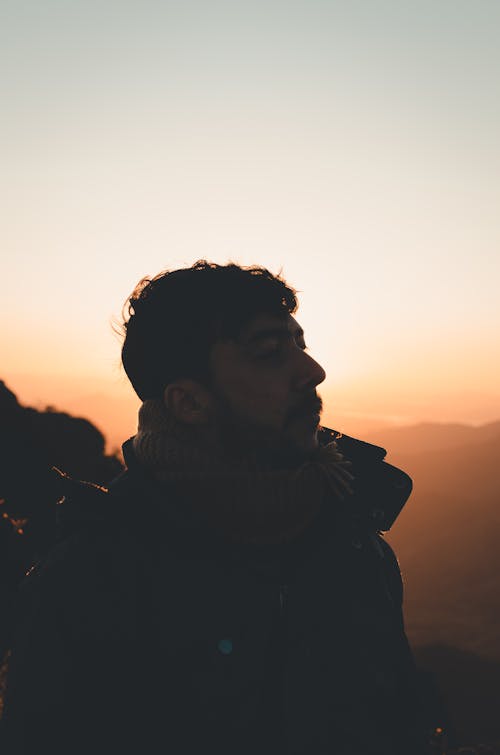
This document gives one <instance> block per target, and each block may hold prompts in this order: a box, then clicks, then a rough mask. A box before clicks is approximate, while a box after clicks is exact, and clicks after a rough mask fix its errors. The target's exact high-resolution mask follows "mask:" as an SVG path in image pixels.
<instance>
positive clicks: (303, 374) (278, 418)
mask: <svg viewBox="0 0 500 755" xmlns="http://www.w3.org/2000/svg"><path fill="white" fill-rule="evenodd" d="M305 349H306V344H305V341H304V333H303V331H302V328H301V327H300V325H299V324H298V323H297V321H296V320H295V319H294V318H293V317H292V316H291V315H287V316H286V317H283V318H280V317H275V316H271V315H259V316H258V317H256V318H255V319H253V320H252V321H251V322H250V323H249V325H248V326H247V327H245V328H244V330H243V331H242V333H241V334H240V336H239V337H238V339H237V340H226V341H218V342H217V343H216V344H215V346H214V347H213V349H212V353H211V374H212V389H213V393H214V397H215V408H216V412H215V423H216V425H217V430H218V432H219V438H220V440H221V441H222V443H223V445H224V447H225V448H226V450H228V451H229V452H231V451H233V452H237V453H239V452H241V453H243V454H244V453H245V452H246V451H249V452H257V454H261V455H262V456H263V457H265V458H271V459H275V460H276V461H279V462H285V463H292V464H293V463H296V462H299V463H300V462H301V461H303V460H304V459H306V458H307V457H308V456H310V454H311V453H312V452H313V451H314V449H315V448H316V447H317V445H318V439H317V432H318V425H319V419H320V412H321V406H322V405H321V399H320V398H319V396H318V395H317V393H316V386H317V385H318V384H319V383H321V382H322V381H323V380H324V379H325V371H324V370H323V368H322V367H321V366H320V365H319V364H318V363H317V362H315V361H314V359H312V357H310V356H309V354H308V353H307V352H306V350H305Z"/></svg>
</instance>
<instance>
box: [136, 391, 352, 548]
mask: <svg viewBox="0 0 500 755" xmlns="http://www.w3.org/2000/svg"><path fill="white" fill-rule="evenodd" d="M133 448H134V453H135V456H136V459H137V461H138V462H139V464H140V465H141V466H142V467H143V468H144V469H146V470H147V471H148V472H149V474H151V475H152V476H153V477H154V478H155V479H156V480H157V481H158V482H159V483H161V484H162V485H164V486H165V490H167V489H168V490H169V491H170V492H173V493H174V495H175V498H176V499H178V500H179V501H180V503H181V505H183V506H187V507H190V509H191V512H190V513H191V514H193V515H194V516H195V518H196V519H199V520H200V521H203V522H204V523H205V524H207V525H208V526H209V527H212V528H214V529H215V530H217V531H218V532H219V534H222V535H223V536H224V537H225V538H228V539H230V540H231V541H233V542H246V543H254V544H272V543H282V542H287V541H290V540H294V539H295V538H296V537H297V536H298V535H300V533H301V532H303V531H304V530H305V529H306V528H307V527H308V526H309V524H310V523H311V522H312V521H313V519H314V518H315V516H316V515H317V513H318V512H319V510H320V508H321V506H322V504H323V503H324V502H325V501H326V500H327V499H329V500H331V499H332V498H333V499H335V500H336V501H337V502H339V503H341V502H344V501H345V500H346V499H347V498H348V497H349V496H350V495H351V494H352V488H351V485H350V483H351V482H352V480H353V479H354V477H353V475H352V473H351V471H349V467H350V462H349V461H347V460H346V459H345V458H344V457H343V455H342V454H341V453H340V451H339V449H338V447H337V444H336V442H335V441H333V442H331V443H329V444H328V445H326V446H322V447H318V448H317V449H316V450H315V451H314V452H313V453H312V455H311V456H310V458H309V459H308V460H307V461H305V462H303V463H302V464H300V465H299V466H296V467H295V468H292V469H290V468H279V467H278V468H276V467H274V466H271V465H266V464H264V463H263V462H262V459H259V458H258V457H255V458H254V457H252V456H251V455H249V454H245V455H244V457H238V456H237V455H236V456H234V457H233V456H231V457H229V456H228V454H227V453H224V451H223V449H221V448H218V447H217V446H216V445H214V444H208V443H207V442H206V441H204V440H203V439H202V438H201V436H200V434H199V433H197V431H196V429H195V428H193V427H191V426H188V425H184V424H181V423H179V422H178V421H176V420H175V419H174V418H173V417H172V416H171V414H170V413H169V412H168V410H167V408H166V407H165V404H164V402H163V401H162V400H161V399H149V400H147V401H145V402H144V403H143V405H142V407H141V408H140V410H139V424H138V432H137V434H136V435H135V437H134V440H133Z"/></svg>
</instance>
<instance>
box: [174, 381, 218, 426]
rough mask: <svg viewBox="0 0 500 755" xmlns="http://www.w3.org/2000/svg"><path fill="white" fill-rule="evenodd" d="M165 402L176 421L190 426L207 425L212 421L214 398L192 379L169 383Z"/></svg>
mask: <svg viewBox="0 0 500 755" xmlns="http://www.w3.org/2000/svg"><path fill="white" fill-rule="evenodd" d="M163 401H164V403H165V406H166V407H167V409H168V410H169V412H170V413H171V414H172V416H173V417H175V419H177V420H179V421H180V422H184V423H185V424H188V425H206V424H207V423H208V421H209V419H210V413H211V412H210V410H211V406H212V397H211V394H210V393H209V391H208V390H207V389H206V388H205V387H204V386H202V385H201V383H198V382H197V381H196V380H191V379H190V378H181V379H179V380H175V381H174V382H172V383H169V385H167V387H166V388H165V390H164V392H163Z"/></svg>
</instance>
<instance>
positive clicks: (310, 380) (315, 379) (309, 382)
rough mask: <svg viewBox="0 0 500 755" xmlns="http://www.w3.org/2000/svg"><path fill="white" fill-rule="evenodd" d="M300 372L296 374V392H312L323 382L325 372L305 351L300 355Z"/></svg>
mask: <svg viewBox="0 0 500 755" xmlns="http://www.w3.org/2000/svg"><path fill="white" fill-rule="evenodd" d="M301 357H302V358H301V365H300V370H298V372H297V377H296V382H295V386H294V387H295V389H296V390H298V391H304V390H312V389H313V388H316V386H317V385H319V384H320V383H322V382H323V380H324V379H325V378H326V372H325V371H324V369H323V367H322V366H321V365H320V364H319V363H318V362H316V360H315V359H313V358H312V357H311V356H309V354H308V353H307V352H306V351H302V353H301Z"/></svg>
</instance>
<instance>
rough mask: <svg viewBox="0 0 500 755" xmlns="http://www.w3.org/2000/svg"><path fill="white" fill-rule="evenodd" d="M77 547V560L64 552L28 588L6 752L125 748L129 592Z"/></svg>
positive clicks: (15, 654) (14, 659) (10, 680)
mask: <svg viewBox="0 0 500 755" xmlns="http://www.w3.org/2000/svg"><path fill="white" fill-rule="evenodd" d="M78 550H79V549H78V548H76V549H73V553H72V556H71V557H70V558H67V557H66V556H67V554H66V553H64V552H61V550H59V551H58V552H57V553H56V554H55V555H52V556H51V558H50V559H49V561H48V563H46V564H45V565H44V566H43V567H40V568H38V569H36V570H35V571H34V572H33V574H31V575H30V576H29V577H27V579H26V580H25V582H24V584H23V585H22V587H21V590H20V595H19V601H18V612H17V614H18V615H17V620H16V625H17V631H16V634H15V639H14V642H13V646H12V652H11V657H10V662H9V670H8V675H7V693H6V702H5V711H4V717H3V720H2V729H1V737H2V747H1V752H2V754H3V755H35V753H36V754H37V755H38V754H39V753H46V752H47V753H50V754H51V755H63V753H64V754H65V755H67V753H72V755H83V753H85V754H86V755H88V753H90V752H91V753H93V755H104V753H106V755H109V754H110V753H112V752H123V751H125V747H124V743H125V740H126V737H125V736H124V732H123V725H122V726H121V727H120V726H118V724H119V723H120V722H121V723H123V721H124V720H125V721H126V720H129V719H131V716H132V714H133V710H132V709H131V698H132V695H131V694H130V692H129V684H128V683H129V681H130V679H129V678H128V676H127V669H128V668H129V666H128V665H127V663H126V661H125V657H124V656H125V653H124V643H123V631H124V629H123V626H122V623H123V622H122V618H123V617H122V616H121V615H120V610H121V611H122V613H123V610H122V608H123V606H125V605H126V603H127V601H123V600H122V601H121V602H120V605H117V603H116V596H117V595H120V593H123V590H121V589H120V586H119V585H115V587H114V589H113V590H110V589H108V586H107V585H106V581H105V580H104V584H103V580H102V579H100V571H101V570H100V568H99V567H100V564H99V559H96V558H95V557H94V555H92V556H91V557H89V555H88V553H82V549H81V548H80V552H78ZM83 550H85V549H83ZM77 555H78V556H79V557H81V558H82V560H81V562H80V563H78V558H75V556H77ZM117 609H118V610H117ZM120 632H121V634H120ZM128 708H130V710H128Z"/></svg>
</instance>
